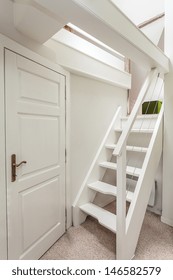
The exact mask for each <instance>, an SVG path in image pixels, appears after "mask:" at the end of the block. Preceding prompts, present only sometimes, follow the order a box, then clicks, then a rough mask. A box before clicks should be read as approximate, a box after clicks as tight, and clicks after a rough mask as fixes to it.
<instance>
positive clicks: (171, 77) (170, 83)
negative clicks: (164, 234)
mask: <svg viewBox="0 0 173 280" xmlns="http://www.w3.org/2000/svg"><path fill="white" fill-rule="evenodd" d="M172 11H173V1H170V0H166V10H165V13H166V20H165V52H166V54H167V56H168V57H169V58H170V72H169V73H168V74H167V75H166V77H165V116H164V153H163V212H162V221H163V222H165V223H168V224H169V225H172V226H173V129H172V128H173V127H172V120H173V90H172V89H173V32H172V26H173V16H172Z"/></svg>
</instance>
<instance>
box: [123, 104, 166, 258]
mask: <svg viewBox="0 0 173 280" xmlns="http://www.w3.org/2000/svg"><path fill="white" fill-rule="evenodd" d="M163 111H164V109H163V106H162V109H161V111H160V114H159V117H158V120H157V123H156V127H155V129H154V133H153V135H152V138H151V142H150V144H149V147H148V151H147V154H146V157H145V160H144V163H143V169H142V173H141V176H140V177H139V180H138V182H137V185H136V189H135V192H134V197H133V200H132V202H131V205H130V208H129V211H128V214H127V218H126V219H127V220H126V238H127V240H128V241H129V242H127V243H126V251H125V252H124V253H125V258H127V259H131V258H132V257H133V255H134V253H135V248H136V245H137V242H138V237H139V234H140V230H141V226H142V222H143V219H144V215H145V211H146V207H147V204H148V201H149V197H150V193H151V190H152V187H153V181H154V179H155V174H156V171H157V167H158V164H159V160H160V157H161V154H162V125H163Z"/></svg>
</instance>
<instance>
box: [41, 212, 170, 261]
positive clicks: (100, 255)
mask: <svg viewBox="0 0 173 280" xmlns="http://www.w3.org/2000/svg"><path fill="white" fill-rule="evenodd" d="M115 238H116V236H115V234H113V233H112V232H110V231H109V230H107V229H105V228H104V227H102V226H101V225H100V224H98V222H97V221H96V220H95V219H93V218H91V217H88V218H87V219H86V222H85V223H83V224H82V225H80V226H78V227H71V228H70V229H69V230H68V231H67V233H65V234H64V235H63V236H62V237H61V238H60V239H59V240H58V241H57V242H56V243H55V244H54V245H53V246H52V247H51V248H50V249H49V250H48V251H47V252H46V253H45V254H44V255H43V256H42V257H41V260H113V259H115V258H116V256H115ZM134 259H138V260H146V259H148V260H173V228H172V227H170V226H168V225H165V224H163V223H161V222H160V217H159V216H157V215H155V214H152V213H151V212H147V213H146V215H145V219H144V223H143V226H142V230H141V234H140V238H139V242H138V246H137V249H136V253H135V257H134Z"/></svg>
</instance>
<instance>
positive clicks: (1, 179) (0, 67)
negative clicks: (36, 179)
mask: <svg viewBox="0 0 173 280" xmlns="http://www.w3.org/2000/svg"><path fill="white" fill-rule="evenodd" d="M3 52H4V50H3V46H2V45H1V44H0V112H1V117H0V143H1V145H0V166H1V168H0V186H1V187H0V248H1V249H0V259H1V260H5V259H7V225H6V215H7V213H6V173H5V127H4V123H5V119H4V54H3Z"/></svg>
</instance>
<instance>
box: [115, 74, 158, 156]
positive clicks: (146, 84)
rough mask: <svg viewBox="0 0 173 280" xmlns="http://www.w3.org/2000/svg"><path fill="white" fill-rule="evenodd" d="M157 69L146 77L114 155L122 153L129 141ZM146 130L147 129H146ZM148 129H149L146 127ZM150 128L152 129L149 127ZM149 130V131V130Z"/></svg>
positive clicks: (137, 130) (136, 130)
mask: <svg viewBox="0 0 173 280" xmlns="http://www.w3.org/2000/svg"><path fill="white" fill-rule="evenodd" d="M157 73H158V72H157V70H156V69H153V70H151V72H150V73H149V75H148V76H147V78H146V79H145V82H144V84H143V86H142V88H141V91H140V93H139V96H138V99H137V101H136V103H135V105H134V107H133V110H132V112H131V114H130V116H129V118H128V121H127V124H126V128H125V129H124V130H123V132H122V134H121V136H120V138H119V141H118V143H117V145H116V148H115V150H114V152H113V154H114V155H120V153H121V151H122V147H123V145H124V144H126V142H127V139H128V136H129V134H130V131H131V129H132V127H133V124H134V121H135V118H136V116H137V114H138V112H139V108H140V105H141V104H142V101H143V99H144V97H145V95H146V94H147V91H148V90H149V89H150V86H151V81H152V80H153V79H154V78H155V76H156V75H157ZM144 130H145V129H144ZM146 130H147V129H146ZM149 130H150V129H149ZM149 130H148V131H147V132H149ZM133 131H134V132H139V131H140V129H135V130H133ZM141 132H143V129H142V130H141Z"/></svg>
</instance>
